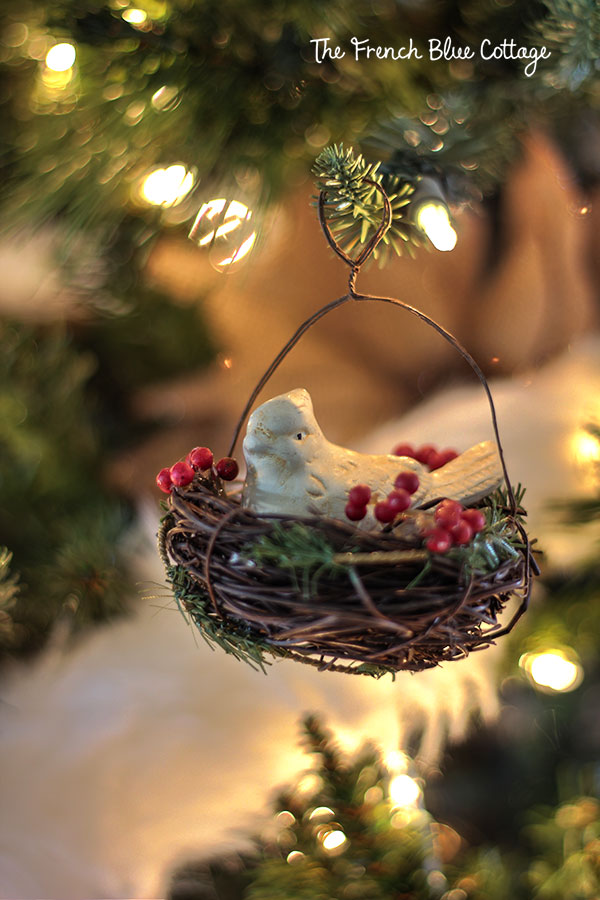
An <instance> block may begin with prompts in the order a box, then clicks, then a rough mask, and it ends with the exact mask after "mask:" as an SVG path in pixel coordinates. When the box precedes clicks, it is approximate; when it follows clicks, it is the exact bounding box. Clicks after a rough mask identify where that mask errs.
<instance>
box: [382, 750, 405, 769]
mask: <svg viewBox="0 0 600 900" xmlns="http://www.w3.org/2000/svg"><path fill="white" fill-rule="evenodd" d="M383 761H384V763H385V764H386V766H387V768H388V769H389V770H390V772H396V773H398V774H400V773H404V772H406V770H407V768H408V756H407V755H406V753H403V752H402V750H389V751H388V752H387V753H386V754H385V756H384V757H383Z"/></svg>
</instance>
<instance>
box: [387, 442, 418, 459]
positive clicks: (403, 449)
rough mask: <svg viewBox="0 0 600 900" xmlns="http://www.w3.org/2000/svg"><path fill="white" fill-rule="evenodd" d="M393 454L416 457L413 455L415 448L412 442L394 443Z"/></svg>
mask: <svg viewBox="0 0 600 900" xmlns="http://www.w3.org/2000/svg"><path fill="white" fill-rule="evenodd" d="M392 455H393V456H409V457H410V458H411V459H416V457H415V448H414V447H413V445H412V444H396V446H395V447H394V449H393V450H392Z"/></svg>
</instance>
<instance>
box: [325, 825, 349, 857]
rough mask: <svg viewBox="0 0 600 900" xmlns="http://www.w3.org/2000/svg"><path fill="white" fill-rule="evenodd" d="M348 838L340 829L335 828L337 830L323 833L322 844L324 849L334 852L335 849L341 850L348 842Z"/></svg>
mask: <svg viewBox="0 0 600 900" xmlns="http://www.w3.org/2000/svg"><path fill="white" fill-rule="evenodd" d="M347 841H348V838H347V837H346V835H345V834H344V832H343V831H341V830H340V829H335V831H328V832H327V833H326V834H324V835H323V837H322V839H321V844H322V846H323V849H324V850H327V851H328V852H330V853H331V852H332V851H335V850H338V851H339V850H341V848H342V847H343V846H344V844H346V843H347Z"/></svg>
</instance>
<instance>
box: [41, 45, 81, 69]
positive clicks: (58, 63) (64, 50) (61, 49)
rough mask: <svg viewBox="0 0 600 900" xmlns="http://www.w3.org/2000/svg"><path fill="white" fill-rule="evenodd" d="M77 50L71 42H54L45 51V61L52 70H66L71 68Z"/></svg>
mask: <svg viewBox="0 0 600 900" xmlns="http://www.w3.org/2000/svg"><path fill="white" fill-rule="evenodd" d="M76 57H77V51H76V49H75V47H74V45H73V44H69V43H67V42H63V43H60V44H54V46H53V47H51V48H50V49H49V50H48V52H47V53H46V59H45V63H46V66H47V68H48V69H51V70H52V71H53V72H67V71H68V70H69V69H72V68H73V65H74V64H75V59H76Z"/></svg>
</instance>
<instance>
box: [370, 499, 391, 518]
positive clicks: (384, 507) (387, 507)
mask: <svg viewBox="0 0 600 900" xmlns="http://www.w3.org/2000/svg"><path fill="white" fill-rule="evenodd" d="M374 513H375V518H376V519H377V521H378V522H393V521H394V519H395V518H396V513H395V511H394V509H393V508H392V506H391V504H389V503H388V501H387V500H380V501H379V503H376V504H375V509H374Z"/></svg>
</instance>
